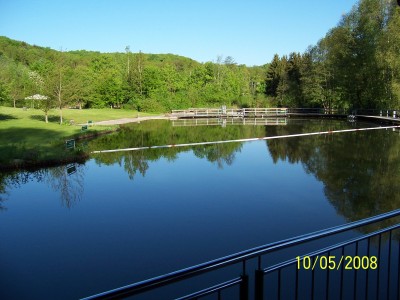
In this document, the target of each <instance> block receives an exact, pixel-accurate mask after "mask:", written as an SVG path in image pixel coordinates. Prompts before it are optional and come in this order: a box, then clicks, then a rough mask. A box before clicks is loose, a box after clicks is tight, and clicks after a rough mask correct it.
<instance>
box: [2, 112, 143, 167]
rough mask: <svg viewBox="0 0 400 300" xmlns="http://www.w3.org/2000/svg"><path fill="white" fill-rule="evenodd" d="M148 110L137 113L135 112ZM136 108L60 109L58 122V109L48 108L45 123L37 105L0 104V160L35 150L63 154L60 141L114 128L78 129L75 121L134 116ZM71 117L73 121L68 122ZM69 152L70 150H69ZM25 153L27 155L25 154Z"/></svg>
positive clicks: (40, 155)
mask: <svg viewBox="0 0 400 300" xmlns="http://www.w3.org/2000/svg"><path fill="white" fill-rule="evenodd" d="M146 115H149V114H145V113H140V114H139V116H146ZM137 116H138V112H136V111H132V110H120V109H118V110H117V109H82V110H79V109H64V110H63V119H64V122H63V124H62V125H60V123H59V122H60V119H59V111H58V110H52V111H50V112H49V123H45V118H44V113H43V111H41V110H39V109H31V108H30V109H26V110H24V109H22V108H11V107H3V106H0V163H2V164H7V163H9V162H10V161H12V160H15V159H24V157H25V156H27V153H28V154H29V153H33V152H34V153H35V159H37V160H41V159H47V158H52V159H56V158H57V157H59V156H64V155H65V153H64V152H65V151H64V150H65V149H64V148H63V145H64V141H65V140H66V139H68V138H71V137H74V138H76V137H79V136H81V135H83V134H91V133H96V132H101V131H106V130H114V129H116V128H117V126H91V127H89V130H87V131H85V132H82V127H81V125H79V124H84V123H87V122H88V121H89V120H90V121H93V122H96V121H104V120H112V119H121V118H135V117H137ZM71 120H73V124H75V125H71V124H72V123H71ZM69 155H71V154H69ZM28 156H29V155H28Z"/></svg>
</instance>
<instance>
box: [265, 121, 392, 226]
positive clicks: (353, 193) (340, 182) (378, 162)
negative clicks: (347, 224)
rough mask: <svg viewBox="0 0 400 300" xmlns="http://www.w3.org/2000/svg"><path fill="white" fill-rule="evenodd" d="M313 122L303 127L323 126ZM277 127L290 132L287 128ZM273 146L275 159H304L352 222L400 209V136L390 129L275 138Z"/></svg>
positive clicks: (304, 162) (308, 170)
mask: <svg viewBox="0 0 400 300" xmlns="http://www.w3.org/2000/svg"><path fill="white" fill-rule="evenodd" d="M343 124H345V123H343ZM310 126H311V124H308V126H305V128H299V129H300V130H301V132H313V131H320V130H322V128H320V127H319V126H318V125H315V124H314V128H310ZM276 130H277V134H279V135H280V134H288V132H286V131H287V128H285V127H279V128H278V127H277V128H276ZM267 145H268V149H269V152H270V154H271V156H272V157H273V160H274V162H276V161H278V160H279V159H281V160H288V161H289V162H291V163H293V162H301V163H302V164H303V167H304V169H305V170H306V172H308V173H312V174H314V176H315V177H316V178H317V179H318V180H320V181H322V182H323V183H324V192H325V195H326V196H327V198H328V199H329V201H330V202H331V203H332V205H333V206H334V207H335V208H336V210H337V212H338V213H340V214H341V215H343V216H344V217H346V218H347V219H348V220H349V221H353V220H358V219H362V218H366V217H369V216H372V215H376V214H379V213H382V212H386V211H390V210H394V209H397V208H399V207H400V185H399V184H398V183H399V181H400V155H399V154H400V153H399V151H400V150H399V149H400V139H399V137H398V136H397V135H394V134H393V133H392V132H390V131H386V130H376V131H368V132H354V133H339V134H332V135H322V136H315V137H302V138H289V139H283V140H271V141H267Z"/></svg>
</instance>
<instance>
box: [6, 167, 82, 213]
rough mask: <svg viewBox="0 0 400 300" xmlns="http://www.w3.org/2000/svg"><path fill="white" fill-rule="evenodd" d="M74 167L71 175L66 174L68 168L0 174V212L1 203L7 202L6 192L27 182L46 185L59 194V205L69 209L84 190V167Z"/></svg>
mask: <svg viewBox="0 0 400 300" xmlns="http://www.w3.org/2000/svg"><path fill="white" fill-rule="evenodd" d="M74 167H75V169H74V173H72V174H68V171H67V168H68V166H60V167H55V168H49V169H40V170H37V171H18V172H13V173H4V174H0V210H2V209H3V210H4V209H5V207H4V205H3V204H2V203H4V202H5V200H7V195H8V191H7V190H9V189H14V188H20V187H21V186H23V185H25V184H27V183H29V182H38V183H39V182H43V183H46V184H48V185H49V186H50V187H51V188H52V189H53V190H54V191H56V192H59V193H60V200H61V203H62V204H63V205H65V206H66V207H68V208H70V207H71V206H72V205H73V204H74V203H75V202H77V201H79V200H80V199H81V197H82V194H83V190H84V182H83V179H84V165H79V164H75V165H74ZM4 195H5V197H4Z"/></svg>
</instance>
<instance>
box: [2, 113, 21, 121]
mask: <svg viewBox="0 0 400 300" xmlns="http://www.w3.org/2000/svg"><path fill="white" fill-rule="evenodd" d="M16 119H18V118H16V117H14V116H12V115H5V114H0V121H7V120H16Z"/></svg>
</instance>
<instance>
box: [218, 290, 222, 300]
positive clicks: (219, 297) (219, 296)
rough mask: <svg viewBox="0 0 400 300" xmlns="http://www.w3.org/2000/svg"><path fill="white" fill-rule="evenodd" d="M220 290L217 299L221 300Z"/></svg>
mask: <svg viewBox="0 0 400 300" xmlns="http://www.w3.org/2000/svg"><path fill="white" fill-rule="evenodd" d="M221 299H222V298H221V290H218V300H221Z"/></svg>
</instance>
